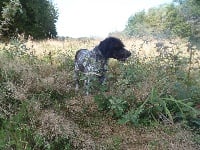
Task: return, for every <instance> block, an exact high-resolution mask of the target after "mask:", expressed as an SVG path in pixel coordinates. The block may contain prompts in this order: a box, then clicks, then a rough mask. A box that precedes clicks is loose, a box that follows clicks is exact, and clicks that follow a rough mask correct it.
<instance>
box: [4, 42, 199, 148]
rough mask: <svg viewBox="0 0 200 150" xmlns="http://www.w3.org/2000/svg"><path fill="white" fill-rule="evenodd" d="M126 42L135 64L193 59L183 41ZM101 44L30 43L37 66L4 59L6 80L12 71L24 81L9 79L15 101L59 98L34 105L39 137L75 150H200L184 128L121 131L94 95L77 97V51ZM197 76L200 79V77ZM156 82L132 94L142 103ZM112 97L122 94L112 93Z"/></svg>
mask: <svg viewBox="0 0 200 150" xmlns="http://www.w3.org/2000/svg"><path fill="white" fill-rule="evenodd" d="M122 40H123V41H124V44H125V45H126V48H127V49H129V50H131V51H132V52H133V55H132V56H131V57H132V58H130V59H132V60H133V62H134V59H135V58H136V56H137V58H139V59H141V60H144V61H150V60H151V59H152V58H154V57H156V56H158V55H161V54H162V55H164V54H165V52H166V50H168V51H171V53H176V54H177V53H178V52H179V51H182V52H183V53H182V54H181V55H184V56H186V55H187V56H189V55H190V53H189V52H188V50H187V48H188V47H187V45H186V44H185V43H184V42H183V41H181V40H173V41H166V40H163V41H158V40H153V39H148V40H142V39H122ZM98 43H99V40H96V39H78V40H77V39H66V40H64V41H58V40H57V41H56V40H47V41H37V42H36V41H28V42H27V43H26V45H27V47H28V48H29V49H30V50H29V51H28V52H29V53H30V54H31V55H33V56H34V57H36V58H37V61H36V62H34V63H31V62H29V61H28V62H27V61H24V60H22V59H20V58H16V59H14V61H10V58H6V57H4V56H2V55H0V57H1V58H0V68H1V69H2V70H3V71H4V72H5V76H8V74H9V73H10V71H11V70H12V71H13V72H14V75H18V76H16V78H13V77H12V79H13V80H10V78H9V77H7V80H6V81H5V83H4V84H5V85H6V88H7V89H10V90H11V94H12V97H14V98H15V99H18V100H23V101H28V100H29V99H30V97H31V96H33V95H34V96H35V97H36V96H37V94H40V95H41V93H42V92H43V93H42V94H48V92H49V91H51V92H55V94H54V95H50V96H49V97H48V96H47V97H45V96H44V97H42V96H40V97H37V98H35V99H34V100H35V101H36V102H37V105H38V106H37V107H34V108H35V111H36V112H38V113H37V114H38V116H37V120H38V121H39V126H38V127H37V128H38V130H37V132H38V134H41V135H43V136H47V137H49V138H52V139H53V138H54V137H56V136H61V135H66V136H67V137H68V138H69V139H70V142H71V144H72V147H73V148H74V149H88V150H89V149H121V150H127V149H130V150H134V149H135V150H136V149H137V150H138V149H140V150H146V149H170V150H179V149H180V150H183V149H185V150H193V149H194V150H197V149H199V148H200V145H197V144H195V143H194V142H193V140H192V139H193V138H194V135H193V133H192V132H191V131H189V130H183V128H181V127H180V125H165V126H162V125H159V124H157V125H156V126H153V127H138V128H136V127H134V126H132V125H130V124H128V125H119V124H117V121H116V120H115V119H113V118H112V117H111V116H110V115H109V114H106V113H105V112H100V111H98V108H97V106H96V104H95V103H94V100H93V95H91V96H84V95H82V94H81V93H79V94H77V95H76V94H75V93H74V82H73V57H74V54H75V51H76V50H78V49H80V48H88V49H92V48H93V47H94V46H95V45H97V44H98ZM156 43H163V44H164V46H165V48H166V49H165V48H164V47H163V48H162V49H159V48H158V47H156ZM1 47H4V45H1ZM1 49H2V48H1ZM159 50H160V51H159ZM193 56H194V57H193V59H194V60H196V61H194V62H193V63H192V64H191V66H190V67H193V68H199V67H200V66H199V65H200V62H199V60H200V59H199V58H200V54H199V52H196V54H195V55H193ZM66 63H67V64H66ZM118 65H119V64H118V63H117V62H116V61H111V62H110V68H111V69H110V71H111V72H112V73H113V74H114V75H116V76H118V75H119V74H120V70H118ZM186 69H188V68H186ZM194 76H197V74H195V73H194ZM5 78H6V77H5ZM154 80H156V79H155V78H154V77H153V76H152V78H149V79H148V80H146V81H144V82H143V84H144V85H143V87H144V88H142V89H138V88H135V87H132V88H133V89H129V92H134V93H135V97H136V99H138V100H141V99H144V98H145V97H147V95H148V93H149V91H150V89H151V86H152V84H153V83H154ZM113 82H114V81H113ZM111 84H112V82H111ZM110 92H111V93H115V92H117V91H112V90H110ZM111 93H108V94H111ZM55 95H61V96H64V98H63V99H62V102H59V100H57V99H59V98H58V97H55V98H54V99H55V101H57V102H56V103H55V102H54V101H53V100H50V99H51V97H52V96H55ZM66 95H67V96H66ZM32 99H33V98H32ZM52 101H53V102H52ZM44 102H45V103H46V102H49V103H51V104H53V105H56V106H53V107H52V106H50V107H49V105H48V107H47V109H46V108H45V107H44V106H42V105H44V104H43V103H44ZM0 106H1V105H0ZM45 106H46V105H45ZM1 109H5V107H1Z"/></svg>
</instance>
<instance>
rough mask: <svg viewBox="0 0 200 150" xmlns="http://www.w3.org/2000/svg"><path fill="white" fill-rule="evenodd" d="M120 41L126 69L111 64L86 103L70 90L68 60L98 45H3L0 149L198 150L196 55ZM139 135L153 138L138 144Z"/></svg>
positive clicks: (166, 44) (67, 42)
mask: <svg viewBox="0 0 200 150" xmlns="http://www.w3.org/2000/svg"><path fill="white" fill-rule="evenodd" d="M123 41H125V44H126V45H127V48H128V49H130V50H132V52H133V55H132V57H131V58H130V59H129V61H127V62H126V63H120V62H116V61H114V60H111V61H110V64H109V67H110V68H109V70H110V71H109V72H108V82H107V85H106V86H101V87H100V88H99V85H95V82H94V85H93V89H92V94H91V95H90V96H85V91H84V88H82V89H81V90H80V91H79V92H78V93H75V91H74V82H73V57H74V54H75V51H76V50H77V49H79V48H80V47H88V48H92V47H94V45H96V44H97V43H98V42H99V41H98V40H94V39H79V40H76V39H66V40H65V41H52V40H48V41H40V42H33V41H27V42H25V41H23V40H20V39H16V38H14V39H12V40H11V41H10V43H9V44H7V45H5V44H1V53H0V57H1V59H0V60H1V63H0V64H1V74H0V78H1V80H0V81H1V83H0V86H1V94H0V103H1V105H0V110H1V113H0V114H1V116H0V120H1V121H0V122H1V124H0V128H1V133H0V137H1V139H2V140H1V143H0V146H1V148H2V149H81V148H86V149H90V148H91V147H93V148H94V149H95V148H96V149H102V148H106V149H116V148H119V147H120V148H124V147H127V148H131V147H140V149H145V147H148V148H152V147H154V148H158V147H161V148H163V149H167V148H169V149H170V148H172V147H171V146H170V143H171V142H173V143H175V145H176V146H177V147H187V148H191V147H192V148H194V149H195V148H197V147H198V146H199V142H198V141H199V140H198V139H199V131H198V129H199V125H200V122H199V121H200V120H199V110H198V109H197V108H198V107H199V97H200V93H199V91H200V83H199V66H200V62H199V53H198V52H195V53H192V59H191V61H189V60H190V57H191V55H190V52H188V51H187V49H188V47H187V45H185V44H184V42H183V41H182V40H180V41H179V40H177V41H176V42H174V43H173V44H172V43H171V42H169V41H163V47H162V48H161V47H160V45H162V44H160V43H159V42H158V41H156V40H153V41H152V42H151V43H146V42H144V40H142V39H134V38H132V39H124V40H123ZM141 42H143V44H142V46H141ZM133 43H134V45H133ZM152 43H154V45H152V46H151V45H149V44H152ZM181 43H182V44H181ZM55 45H56V46H55ZM156 45H157V46H156ZM65 47H67V48H68V49H67V51H66V50H65ZM139 47H140V48H139ZM145 47H149V48H150V49H151V50H150V51H149V50H147V51H145ZM155 47H156V48H155ZM164 47H165V48H167V50H166V51H164V49H163V48H164ZM133 49H134V51H133ZM147 52H148V53H149V54H148V55H147ZM147 56H148V57H147ZM189 72H190V73H189ZM133 125H134V126H133ZM136 127H137V128H136ZM142 130H143V131H142ZM158 131H165V132H163V133H160V132H158ZM191 131H193V132H191ZM141 132H144V134H145V136H146V137H149V136H150V135H155V134H156V137H154V138H150V137H149V138H146V140H144V139H143V138H142V137H141ZM133 133H134V135H136V136H137V137H136V139H135V138H133V137H132V136H133ZM166 134H167V135H168V136H169V137H168V139H166V137H165V136H166ZM170 137H171V138H170ZM129 138H131V139H132V138H133V140H128V139H129ZM163 138H165V142H163V140H161V139H163ZM184 138H186V139H187V140H186V141H185V142H180V140H181V141H182V140H184ZM134 140H135V141H134ZM126 141H127V142H128V143H129V145H127V143H126ZM120 148H119V149H120ZM197 149H198V148H197Z"/></svg>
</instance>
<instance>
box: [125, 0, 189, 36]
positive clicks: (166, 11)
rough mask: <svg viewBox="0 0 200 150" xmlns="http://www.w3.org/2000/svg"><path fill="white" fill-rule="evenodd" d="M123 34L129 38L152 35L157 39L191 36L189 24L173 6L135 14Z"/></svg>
mask: <svg viewBox="0 0 200 150" xmlns="http://www.w3.org/2000/svg"><path fill="white" fill-rule="evenodd" d="M125 32H126V33H127V34H128V35H129V36H138V35H153V36H158V37H162V36H164V37H169V36H179V37H189V36H191V34H192V31H191V24H189V23H188V22H187V20H186V18H185V17H184V16H183V15H182V14H181V12H180V11H179V8H178V6H175V5H173V4H168V5H163V6H160V7H158V8H151V9H149V10H148V12H147V13H144V11H141V12H138V13H136V14H135V15H134V16H131V17H130V18H129V20H128V25H127V26H126V28H125Z"/></svg>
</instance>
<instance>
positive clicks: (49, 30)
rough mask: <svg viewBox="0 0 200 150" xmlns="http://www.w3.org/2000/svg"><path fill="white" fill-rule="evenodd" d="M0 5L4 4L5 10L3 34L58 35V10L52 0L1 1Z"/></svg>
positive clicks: (38, 36)
mask: <svg viewBox="0 0 200 150" xmlns="http://www.w3.org/2000/svg"><path fill="white" fill-rule="evenodd" d="M3 4H4V5H3ZM0 6H3V7H2V8H0V10H2V12H3V14H2V17H1V18H0V19H1V20H2V21H3V22H2V28H0V31H1V33H2V36H4V37H12V36H16V35H17V34H24V35H25V38H28V37H29V36H32V37H33V38H34V39H44V38H53V37H56V35H57V32H56V25H55V23H56V21H57V19H58V12H57V10H56V9H55V7H54V5H53V3H52V2H51V1H48V0H43V1H40V0H35V1H32V0H28V1H27V0H15V1H9V2H8V3H4V1H1V2H0Z"/></svg>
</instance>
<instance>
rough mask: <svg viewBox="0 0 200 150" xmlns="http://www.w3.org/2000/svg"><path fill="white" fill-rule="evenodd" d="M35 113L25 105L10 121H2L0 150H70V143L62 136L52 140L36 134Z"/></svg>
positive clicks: (21, 106)
mask: <svg viewBox="0 0 200 150" xmlns="http://www.w3.org/2000/svg"><path fill="white" fill-rule="evenodd" d="M35 114H36V113H35V112H34V110H33V108H31V106H29V105H28V104H27V103H25V102H24V103H23V104H22V105H20V107H19V111H18V112H17V113H16V114H15V115H14V116H13V117H11V118H10V119H3V121H2V123H1V124H0V125H1V126H0V129H1V130H0V139H1V140H0V149H48V150H54V149H63V150H70V149H71V146H70V142H69V140H68V138H66V137H64V136H57V137H55V138H54V139H49V138H48V137H45V136H42V135H39V134H37V133H36V132H35V131H36V130H37V124H38V123H37V120H36V118H34V117H35V116H34V115H35Z"/></svg>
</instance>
